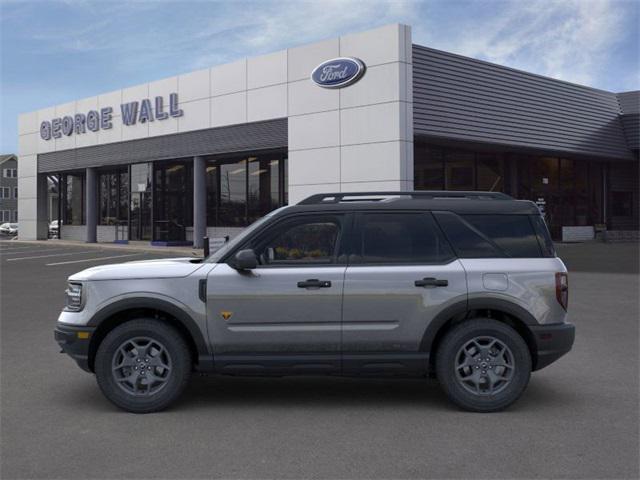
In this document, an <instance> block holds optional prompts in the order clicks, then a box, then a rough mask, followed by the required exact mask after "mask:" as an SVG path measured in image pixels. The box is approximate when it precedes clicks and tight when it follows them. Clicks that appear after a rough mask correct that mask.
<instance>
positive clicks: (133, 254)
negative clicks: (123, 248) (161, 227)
mask: <svg viewBox="0 0 640 480" xmlns="http://www.w3.org/2000/svg"><path fill="white" fill-rule="evenodd" d="M136 255H145V254H144V253H130V254H128V255H112V256H111V257H95V258H85V259H82V260H69V261H68V262H56V263H47V267H53V266H54V265H66V264H68V263H80V262H99V261H101V260H111V259H112V258H124V257H135V256H136Z"/></svg>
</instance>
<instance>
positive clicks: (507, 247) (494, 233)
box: [462, 215, 542, 258]
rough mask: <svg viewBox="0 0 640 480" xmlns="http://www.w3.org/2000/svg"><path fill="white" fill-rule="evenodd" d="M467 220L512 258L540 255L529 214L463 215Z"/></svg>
mask: <svg viewBox="0 0 640 480" xmlns="http://www.w3.org/2000/svg"><path fill="white" fill-rule="evenodd" d="M462 218H464V219H465V220H466V221H467V222H469V223H470V224H471V225H473V226H474V227H475V228H477V229H478V230H479V231H480V232H482V233H483V234H484V235H486V236H487V237H488V238H490V239H491V240H493V242H494V243H495V244H496V245H497V246H498V247H500V249H501V250H502V251H504V253H506V254H507V255H508V256H510V257H514V258H536V257H541V256H542V251H541V250H540V244H539V243H538V236H537V234H536V232H535V230H534V228H533V225H532V224H531V220H530V219H529V215H463V217H462Z"/></svg>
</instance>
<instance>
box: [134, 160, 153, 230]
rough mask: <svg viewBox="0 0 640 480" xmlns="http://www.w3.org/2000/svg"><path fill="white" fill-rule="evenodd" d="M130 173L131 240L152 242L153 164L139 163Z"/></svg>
mask: <svg viewBox="0 0 640 480" xmlns="http://www.w3.org/2000/svg"><path fill="white" fill-rule="evenodd" d="M129 171H130V173H131V181H130V184H129V186H130V188H131V193H130V200H129V240H151V181H152V178H153V177H152V171H153V168H152V164H151V163H137V164H134V165H131V167H130V170H129Z"/></svg>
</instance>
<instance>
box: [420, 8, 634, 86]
mask: <svg viewBox="0 0 640 480" xmlns="http://www.w3.org/2000/svg"><path fill="white" fill-rule="evenodd" d="M499 6H500V7H502V8H500V14H499V15H495V14H494V15H493V18H489V19H486V20H484V21H478V20H477V19H475V18H469V19H467V21H466V22H464V23H463V24H462V25H460V28H459V30H458V31H457V32H456V33H457V34H456V35H449V36H446V37H445V38H444V39H442V37H438V38H435V37H434V36H433V35H432V32H427V31H425V30H424V29H418V35H417V37H420V36H422V37H425V40H426V41H427V42H431V43H432V44H437V45H438V46H437V47H436V48H442V49H446V50H450V51H453V52H456V53H460V54H462V55H467V56H470V57H475V58H481V59H484V60H488V61H490V62H495V63H498V64H502V65H508V66H512V67H515V68H520V69H523V70H527V71H531V72H535V73H538V74H541V75H546V76H550V77H553V78H557V79H562V80H566V81H569V82H575V83H580V84H585V85H594V84H602V83H604V81H605V78H604V77H605V76H607V75H611V72H610V71H609V70H608V69H607V67H606V65H607V64H608V63H609V62H608V60H609V58H608V57H610V56H611V55H612V52H615V50H616V49H617V48H618V47H619V45H620V43H621V42H622V41H623V40H625V37H626V36H627V35H633V36H634V37H635V42H636V45H637V41H638V25H637V23H636V22H637V20H638V4H637V3H636V2H634V1H615V0H565V1H550V0H530V1H528V2H526V3H525V2H508V3H500V4H499ZM494 13H495V12H494ZM418 40H419V38H418ZM414 41H416V36H414ZM434 46H435V45H434ZM629 61H630V62H631V66H632V67H633V65H635V68H633V70H634V71H635V72H637V70H638V59H637V51H636V56H635V58H629ZM636 88H637V87H636Z"/></svg>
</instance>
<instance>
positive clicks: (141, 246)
mask: <svg viewBox="0 0 640 480" xmlns="http://www.w3.org/2000/svg"><path fill="white" fill-rule="evenodd" d="M7 241H10V242H11V243H12V244H14V243H22V244H26V245H42V246H49V247H50V246H67V247H80V246H81V247H82V248H96V249H101V250H106V249H108V250H118V251H126V252H145V253H172V254H173V253H175V254H176V255H179V256H183V257H202V255H203V250H202V249H201V248H193V247H156V246H153V245H150V244H149V242H133V241H132V242H129V243H128V244H119V243H111V242H102V243H86V242H81V241H76V240H58V239H49V240H7Z"/></svg>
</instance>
